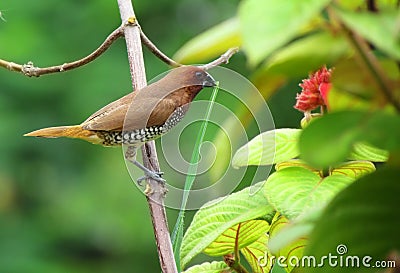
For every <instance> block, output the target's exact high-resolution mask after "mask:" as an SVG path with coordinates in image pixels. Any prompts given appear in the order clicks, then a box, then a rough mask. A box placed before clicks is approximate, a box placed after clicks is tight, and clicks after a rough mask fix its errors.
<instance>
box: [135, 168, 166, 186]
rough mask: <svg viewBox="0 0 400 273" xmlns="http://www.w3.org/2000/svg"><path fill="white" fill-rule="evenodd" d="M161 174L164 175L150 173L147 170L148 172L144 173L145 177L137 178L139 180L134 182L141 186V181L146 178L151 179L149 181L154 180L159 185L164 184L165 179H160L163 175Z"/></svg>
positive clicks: (161, 173)
mask: <svg viewBox="0 0 400 273" xmlns="http://www.w3.org/2000/svg"><path fill="white" fill-rule="evenodd" d="M163 174H164V173H163V172H152V171H150V170H148V171H145V175H144V176H142V177H139V178H138V179H137V180H136V182H137V183H138V184H139V185H140V186H142V181H143V180H145V179H147V178H151V179H153V180H155V181H157V182H159V183H161V184H164V183H165V179H164V178H162V175H163Z"/></svg>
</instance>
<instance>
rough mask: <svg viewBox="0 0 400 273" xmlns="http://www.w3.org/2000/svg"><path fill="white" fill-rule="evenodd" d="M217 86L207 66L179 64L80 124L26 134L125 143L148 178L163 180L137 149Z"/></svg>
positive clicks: (130, 158) (134, 162) (131, 156)
mask: <svg viewBox="0 0 400 273" xmlns="http://www.w3.org/2000/svg"><path fill="white" fill-rule="evenodd" d="M215 85H216V83H215V81H214V79H213V78H212V77H211V76H210V75H209V74H208V73H207V72H206V71H205V70H204V69H202V68H200V67H196V66H183V67H179V68H176V69H174V70H172V71H170V72H169V73H168V74H167V75H166V76H165V77H163V78H162V79H160V80H158V81H156V82H154V83H152V84H150V85H148V86H146V87H144V88H142V89H140V90H136V91H135V92H132V93H130V94H128V95H126V96H124V97H122V98H120V99H118V100H116V101H114V102H111V103H110V104H108V105H106V106H104V107H103V108H101V109H100V110H98V111H97V112H95V113H94V114H93V115H91V116H90V117H89V118H88V119H86V120H85V121H84V122H83V123H81V124H79V125H74V126H60V127H50V128H44V129H40V130H36V131H33V132H31V133H28V134H25V136H36V137H46V138H56V137H69V138H78V139H83V140H86V141H89V142H91V143H94V144H101V145H104V146H117V145H121V144H126V145H128V146H129V148H128V151H127V153H126V157H127V159H128V160H129V161H131V162H132V163H133V164H135V165H136V166H137V167H139V168H140V169H142V170H143V171H144V172H145V175H146V177H151V178H153V179H155V180H157V181H160V182H164V181H165V180H164V179H162V178H161V176H160V174H158V173H154V172H152V171H150V170H149V169H147V168H146V167H144V166H143V165H142V164H140V163H139V162H137V161H136V150H137V148H138V147H140V146H141V145H143V144H144V143H145V142H147V141H150V140H153V139H156V138H158V137H160V136H162V135H163V134H165V133H167V132H168V131H169V130H170V129H171V128H172V127H174V126H175V125H176V124H177V123H178V122H179V121H180V120H181V119H182V118H183V116H184V115H185V113H186V111H187V109H188V106H189V104H190V103H191V102H192V101H193V99H194V98H195V96H196V95H197V94H198V93H199V92H200V91H201V90H202V89H203V88H204V87H212V86H215Z"/></svg>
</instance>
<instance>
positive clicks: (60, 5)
mask: <svg viewBox="0 0 400 273" xmlns="http://www.w3.org/2000/svg"><path fill="white" fill-rule="evenodd" d="M238 3H239V1H238V0H231V1H226V0H177V1H170V0H158V1H145V0H142V1H135V2H134V7H135V11H136V16H137V17H138V18H139V21H140V23H141V26H142V28H143V29H144V31H145V32H146V34H147V35H148V37H149V38H150V39H151V40H152V41H153V42H154V43H155V44H156V45H157V46H158V47H159V48H160V49H162V50H163V51H164V52H165V53H166V54H167V55H169V56H172V55H173V54H174V53H175V52H176V51H177V50H178V49H179V48H180V47H181V46H182V45H183V44H184V43H185V42H186V41H188V40H189V39H190V38H192V37H194V36H195V35H197V34H199V33H200V32H202V31H204V30H206V29H207V28H210V27H211V26H213V25H215V24H217V23H219V22H221V21H223V20H225V19H227V18H230V17H232V16H233V15H234V14H235V13H236V9H237V5H238ZM0 11H1V13H2V16H3V17H4V19H5V20H6V21H2V20H0V58H1V59H5V60H8V61H13V62H16V63H21V64H22V63H27V62H28V61H32V62H33V63H34V64H35V65H36V66H39V67H45V66H50V65H58V64H62V63H64V62H68V61H72V60H76V59H79V58H81V57H83V56H85V55H87V54H88V53H90V52H91V51H92V50H94V49H95V48H96V47H97V46H98V45H99V44H100V43H101V42H102V41H103V40H104V38H105V37H106V36H107V35H108V34H109V33H110V32H111V31H112V30H114V29H115V28H116V27H118V26H119V24H120V18H119V11H118V6H117V1H110V0H97V1H82V0H69V1H50V0H37V1H23V0H2V1H1V2H0ZM145 62H146V72H147V77H148V79H149V80H150V79H151V78H153V77H154V76H156V75H158V74H159V73H161V72H164V71H166V70H167V69H168V67H167V66H166V65H165V64H164V63H162V62H161V61H160V60H158V59H156V58H155V57H154V56H152V55H151V54H150V53H149V52H148V51H147V50H145ZM228 67H229V68H232V69H233V70H235V71H238V72H239V73H241V74H243V75H248V74H249V69H248V67H247V66H246V63H245V57H244V55H243V54H237V55H236V56H234V57H233V58H232V60H231V62H230V64H229V65H228ZM297 82H298V81H297ZM286 88H287V89H288V90H291V91H290V92H287V93H283V92H281V93H279V94H280V95H278V96H274V97H272V99H271V101H270V102H271V105H272V106H271V110H272V112H273V115H274V117H275V121H276V125H277V127H296V126H297V124H298V120H299V119H298V117H299V116H300V113H297V112H296V111H295V110H294V109H293V108H292V105H293V104H292V103H288V98H290V101H291V102H293V103H294V95H295V93H296V91H298V88H297V87H296V81H294V82H293V83H291V84H289V85H287V86H286ZM130 91H131V81H130V75H129V69H128V61H127V57H126V51H125V43H124V41H123V39H120V40H118V41H117V42H116V43H115V44H114V45H113V46H112V47H111V48H110V49H109V50H108V51H107V52H106V53H105V54H104V55H102V56H101V57H100V58H99V59H97V60H96V61H95V62H92V63H90V64H89V65H87V66H85V67H83V68H79V69H76V70H73V71H70V72H67V73H59V74H52V75H46V76H42V77H40V78H27V77H24V76H22V75H20V74H18V73H14V72H9V71H7V70H5V69H0V124H1V126H0V139H1V141H0V272H7V273H14V272H15V273H16V272H41V273H45V272H89V271H90V272H159V262H158V258H157V251H156V247H155V242H154V238H153V231H152V226H151V223H150V218H149V216H148V214H149V213H148V208H147V204H146V201H145V198H144V196H143V195H142V193H141V192H140V191H139V190H138V189H137V188H136V187H135V186H134V185H133V184H132V181H131V179H130V177H129V174H128V172H127V170H126V167H125V163H124V160H123V156H122V151H121V149H118V148H116V149H112V148H103V147H101V146H95V145H91V144H88V143H85V142H83V141H76V140H70V139H57V140H44V139H34V138H24V137H23V134H24V133H27V132H29V131H32V130H34V129H38V128H42V127H48V126H56V125H70V124H78V123H80V122H82V121H83V120H84V119H86V117H88V116H89V115H90V114H91V113H93V112H94V111H96V110H97V109H99V108H100V107H102V106H104V105H105V104H107V103H108V102H111V101H112V100H115V99H117V98H119V97H121V96H123V95H124V94H126V93H127V92H130ZM293 117H297V118H293ZM193 134H194V135H195V132H194V133H193ZM182 183H183V181H182ZM168 214H169V222H170V225H171V226H172V225H173V224H174V220H175V217H176V211H173V210H169V211H168ZM189 219H190V218H189Z"/></svg>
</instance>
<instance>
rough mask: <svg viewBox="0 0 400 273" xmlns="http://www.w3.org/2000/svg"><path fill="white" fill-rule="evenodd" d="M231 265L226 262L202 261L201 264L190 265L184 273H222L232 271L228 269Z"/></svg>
mask: <svg viewBox="0 0 400 273" xmlns="http://www.w3.org/2000/svg"><path fill="white" fill-rule="evenodd" d="M228 270H229V267H228V266H227V265H226V263H225V262H212V263H208V262H206V263H202V264H199V265H195V266H192V267H190V268H189V269H188V270H186V271H184V272H182V273H221V272H225V271H226V272H230V271H228Z"/></svg>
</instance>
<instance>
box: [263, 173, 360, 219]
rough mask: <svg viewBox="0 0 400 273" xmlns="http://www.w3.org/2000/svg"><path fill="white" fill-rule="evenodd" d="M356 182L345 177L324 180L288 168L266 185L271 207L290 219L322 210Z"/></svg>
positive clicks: (332, 176)
mask: <svg viewBox="0 0 400 273" xmlns="http://www.w3.org/2000/svg"><path fill="white" fill-rule="evenodd" d="M353 180H354V179H353V178H351V177H348V176H344V175H330V176H328V177H325V178H321V177H320V176H319V175H317V174H315V173H314V172H312V171H310V170H307V169H304V168H300V167H289V168H285V169H283V170H280V171H278V172H275V173H273V174H272V175H271V176H270V177H269V178H268V180H267V183H266V184H265V185H264V194H265V196H266V197H267V199H268V201H269V202H270V204H271V205H272V206H273V207H274V208H275V209H276V210H277V211H278V212H279V213H280V214H282V215H284V216H285V217H287V218H288V219H293V218H295V217H297V216H299V215H301V214H303V213H307V212H309V211H311V210H320V209H323V208H324V206H325V205H326V204H327V203H328V202H329V201H330V200H331V199H332V198H333V197H334V196H335V194H336V193H338V192H339V191H340V190H342V189H343V188H344V187H346V186H347V185H349V184H350V183H351V182H352V181H353Z"/></svg>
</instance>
